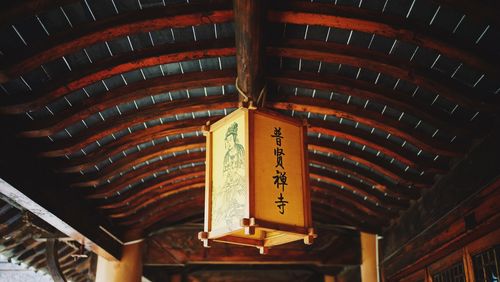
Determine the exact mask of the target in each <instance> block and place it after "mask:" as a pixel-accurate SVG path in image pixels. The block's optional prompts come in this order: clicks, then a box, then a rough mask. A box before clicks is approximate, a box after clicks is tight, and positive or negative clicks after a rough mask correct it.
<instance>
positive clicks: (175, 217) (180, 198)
mask: <svg viewBox="0 0 500 282" xmlns="http://www.w3.org/2000/svg"><path fill="white" fill-rule="evenodd" d="M203 187H204V185H202V186H199V188H198V189H190V190H184V191H181V192H179V193H177V194H174V195H171V196H170V197H168V198H165V199H163V200H162V201H160V202H159V203H157V204H156V205H155V206H153V207H150V208H149V209H145V210H142V211H140V212H139V213H136V214H133V215H130V216H128V217H126V218H121V219H115V221H116V222H117V224H119V225H128V226H134V227H138V228H141V229H147V228H148V227H149V226H150V225H152V224H155V223H156V222H158V221H159V220H161V219H162V218H164V217H169V218H170V220H171V221H180V220H182V219H183V218H187V217H190V214H191V213H193V214H198V213H200V212H201V213H203V204H204V203H203V202H204V192H203Z"/></svg>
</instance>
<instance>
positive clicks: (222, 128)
mask: <svg viewBox="0 0 500 282" xmlns="http://www.w3.org/2000/svg"><path fill="white" fill-rule="evenodd" d="M204 134H205V136H206V138H207V151H206V154H207V158H206V188H205V226H204V231H203V232H200V233H199V235H198V236H199V238H200V240H202V241H203V243H204V246H205V247H209V245H210V241H212V240H213V241H218V242H225V243H231V244H239V245H248V246H255V247H257V248H259V250H260V253H262V254H265V253H266V252H267V250H268V248H269V247H272V246H276V245H281V244H285V243H288V242H292V241H297V240H304V243H306V244H311V243H312V241H313V239H314V238H315V237H316V235H315V234H314V230H313V228H312V219H311V206H310V195H309V175H308V162H307V146H306V144H305V140H306V135H307V128H306V126H305V124H303V123H302V122H301V121H298V120H296V119H293V118H290V117H287V116H283V115H280V114H278V113H275V112H271V111H267V110H263V109H247V108H239V109H238V110H236V111H234V112H233V113H231V114H230V115H228V116H227V117H225V118H223V119H221V120H220V121H218V122H216V123H214V124H212V125H207V126H205V127H204Z"/></svg>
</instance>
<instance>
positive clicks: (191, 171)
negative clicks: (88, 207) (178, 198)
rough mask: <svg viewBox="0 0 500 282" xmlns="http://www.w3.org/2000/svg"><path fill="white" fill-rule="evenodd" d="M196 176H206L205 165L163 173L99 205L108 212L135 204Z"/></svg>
mask: <svg viewBox="0 0 500 282" xmlns="http://www.w3.org/2000/svg"><path fill="white" fill-rule="evenodd" d="M194 178H203V179H204V178H205V166H195V167H191V168H186V169H183V170H177V171H174V172H171V173H169V174H164V175H161V176H159V177H157V178H155V179H154V180H153V181H149V182H148V183H144V185H140V186H137V187H135V188H134V189H133V192H132V191H131V192H130V193H128V194H126V193H122V194H120V195H119V196H117V197H113V199H112V201H106V202H103V203H99V204H97V205H98V206H99V208H100V209H103V210H106V212H107V210H111V211H114V210H117V209H122V208H125V207H128V206H130V205H132V206H134V205H135V204H137V203H140V202H142V201H144V200H147V199H149V198H151V197H154V196H152V195H156V194H157V193H159V191H160V190H161V189H162V188H163V187H166V186H168V185H175V184H176V183H178V182H181V181H184V180H188V179H194Z"/></svg>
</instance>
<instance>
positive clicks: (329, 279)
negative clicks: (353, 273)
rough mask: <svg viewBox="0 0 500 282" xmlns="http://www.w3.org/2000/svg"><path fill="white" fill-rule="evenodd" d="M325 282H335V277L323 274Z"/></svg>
mask: <svg viewBox="0 0 500 282" xmlns="http://www.w3.org/2000/svg"><path fill="white" fill-rule="evenodd" d="M325 282H335V276H333V275H327V274H325Z"/></svg>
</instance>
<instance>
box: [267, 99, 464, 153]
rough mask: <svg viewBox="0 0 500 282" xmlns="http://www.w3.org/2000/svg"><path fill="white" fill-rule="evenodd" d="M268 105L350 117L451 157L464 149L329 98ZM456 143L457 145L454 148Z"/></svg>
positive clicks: (278, 102)
mask: <svg viewBox="0 0 500 282" xmlns="http://www.w3.org/2000/svg"><path fill="white" fill-rule="evenodd" d="M267 106H268V107H269V108H273V109H277V110H295V111H299V112H306V113H307V112H312V113H317V114H322V115H332V116H335V117H338V118H344V119H350V120H352V121H355V122H359V123H362V124H365V125H367V126H370V127H374V128H378V129H380V130H382V131H385V132H387V133H390V134H391V135H395V136H398V137H400V138H401V139H403V140H406V141H408V142H410V143H412V144H413V145H414V146H416V147H418V148H421V149H423V150H426V151H430V152H436V153H438V154H439V155H445V156H453V155H456V154H457V152H456V151H460V150H464V148H463V146H457V145H454V144H453V143H449V142H445V141H444V140H437V139H435V138H432V137H431V136H427V135H424V134H422V133H420V132H418V131H415V129H414V126H410V125H407V124H404V123H402V122H398V121H397V120H395V119H392V118H388V117H386V116H381V115H380V113H374V112H370V111H367V110H365V109H364V108H363V107H361V106H360V107H358V106H356V105H346V104H341V103H337V102H334V101H329V100H327V99H320V98H315V99H310V98H307V97H298V96H297V97H286V98H282V99H280V100H278V101H269V102H267ZM454 146H457V147H454Z"/></svg>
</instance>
